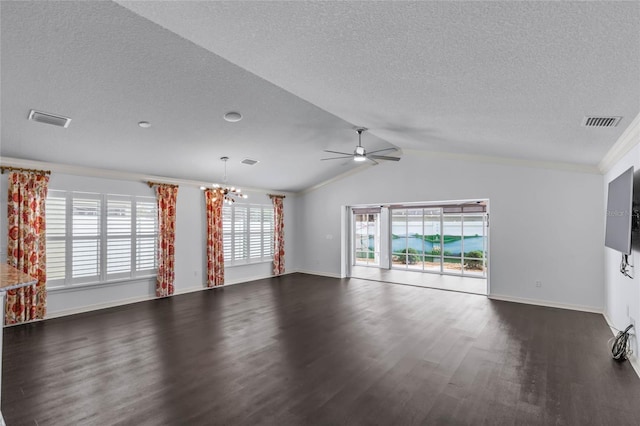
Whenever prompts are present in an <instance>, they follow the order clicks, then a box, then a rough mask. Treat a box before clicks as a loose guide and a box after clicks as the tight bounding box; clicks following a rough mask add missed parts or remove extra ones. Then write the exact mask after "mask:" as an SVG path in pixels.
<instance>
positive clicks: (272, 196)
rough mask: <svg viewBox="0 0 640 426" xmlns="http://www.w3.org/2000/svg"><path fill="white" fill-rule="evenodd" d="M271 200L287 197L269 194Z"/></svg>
mask: <svg viewBox="0 0 640 426" xmlns="http://www.w3.org/2000/svg"><path fill="white" fill-rule="evenodd" d="M267 195H268V196H269V198H287V197H286V196H285V195H278V194H267Z"/></svg>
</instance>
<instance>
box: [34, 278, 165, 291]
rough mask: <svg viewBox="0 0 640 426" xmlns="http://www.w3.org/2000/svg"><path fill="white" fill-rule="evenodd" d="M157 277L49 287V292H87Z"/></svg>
mask: <svg viewBox="0 0 640 426" xmlns="http://www.w3.org/2000/svg"><path fill="white" fill-rule="evenodd" d="M156 276H157V275H156V274H153V275H143V276H140V277H134V278H120V279H117V280H109V281H100V282H93V283H82V284H68V285H64V286H57V287H47V292H48V293H49V292H51V293H57V292H65V291H75V290H86V289H88V288H99V287H107V286H111V285H121V284H127V283H130V282H133V281H149V280H152V279H155V278H156Z"/></svg>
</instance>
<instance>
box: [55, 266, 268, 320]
mask: <svg viewBox="0 0 640 426" xmlns="http://www.w3.org/2000/svg"><path fill="white" fill-rule="evenodd" d="M271 277H273V275H265V276H254V277H248V278H243V279H240V280H235V281H231V282H227V283H225V284H224V285H223V286H219V287H207V285H206V284H202V285H201V286H197V287H188V288H184V289H179V290H176V291H175V292H174V294H173V295H174V296H177V295H180V294H188V293H194V292H196V291H202V290H209V289H211V288H223V287H228V286H231V285H236V284H244V283H248V282H251V281H257V280H262V279H265V278H271ZM89 288H90V287H89ZM85 289H87V288H85ZM154 299H157V297H156V296H155V294H150V295H146V296H139V297H132V298H129V299H120V300H115V301H112V302H106V303H97V304H93V305H86V306H81V307H78V308H72V309H64V310H61V311H56V312H50V313H49V312H48V313H47V316H46V318H45V319H53V318H59V317H65V316H68V315H75V314H81V313H84V312H91V311H96V310H99V309H107V308H114V307H116V306H123V305H130V304H132V303H138V302H145V301H147V300H154Z"/></svg>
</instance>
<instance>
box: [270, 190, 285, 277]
mask: <svg viewBox="0 0 640 426" xmlns="http://www.w3.org/2000/svg"><path fill="white" fill-rule="evenodd" d="M269 197H270V198H271V201H272V202H273V274H274V275H282V274H284V206H283V200H284V195H269Z"/></svg>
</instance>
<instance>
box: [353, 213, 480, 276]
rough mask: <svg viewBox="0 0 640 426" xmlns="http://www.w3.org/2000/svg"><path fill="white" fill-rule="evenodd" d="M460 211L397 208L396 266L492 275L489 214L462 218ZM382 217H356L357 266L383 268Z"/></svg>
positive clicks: (393, 226)
mask: <svg viewBox="0 0 640 426" xmlns="http://www.w3.org/2000/svg"><path fill="white" fill-rule="evenodd" d="M460 210H461V209H459V210H458V212H457V213H444V212H443V209H442V208H440V207H437V208H414V209H410V208H407V209H392V210H391V235H390V236H389V238H390V240H391V241H390V242H391V259H392V265H393V267H394V268H402V269H410V270H424V271H433V272H447V273H455V274H463V275H472V276H482V277H484V276H486V264H487V244H488V239H487V228H486V226H487V220H486V213H485V212H483V211H479V212H466V211H465V212H464V213H461V212H460ZM481 210H483V208H482V209H481ZM379 216H380V215H379V214H377V213H376V214H357V215H355V222H354V223H355V233H354V238H355V240H354V246H355V263H356V264H357V265H369V266H375V265H379V264H380V263H379V255H380V244H381V236H380V223H379ZM383 238H385V240H386V238H387V237H386V236H385V237H383ZM382 244H386V241H385V242H382Z"/></svg>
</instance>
